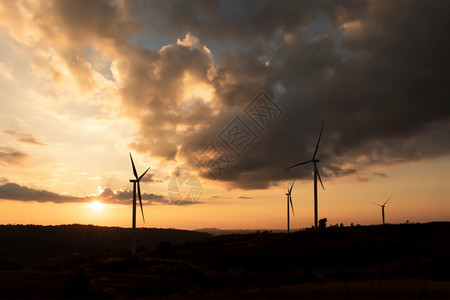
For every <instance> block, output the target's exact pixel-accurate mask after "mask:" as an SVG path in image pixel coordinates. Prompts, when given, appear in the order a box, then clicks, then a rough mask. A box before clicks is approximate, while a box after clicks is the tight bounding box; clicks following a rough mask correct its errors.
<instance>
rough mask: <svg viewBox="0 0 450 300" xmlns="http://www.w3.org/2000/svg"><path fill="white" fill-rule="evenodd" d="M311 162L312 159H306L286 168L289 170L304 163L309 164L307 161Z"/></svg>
mask: <svg viewBox="0 0 450 300" xmlns="http://www.w3.org/2000/svg"><path fill="white" fill-rule="evenodd" d="M310 162H312V160H308V161H304V162H301V163H298V164H295V165H293V166H290V167H287V168H286V170H289V169H292V168H293V167H296V166H300V165H304V164H307V163H310Z"/></svg>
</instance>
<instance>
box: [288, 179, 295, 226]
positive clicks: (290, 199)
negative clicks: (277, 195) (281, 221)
mask: <svg viewBox="0 0 450 300" xmlns="http://www.w3.org/2000/svg"><path fill="white" fill-rule="evenodd" d="M294 182H295V180H294V181H293V182H292V185H291V188H288V189H287V190H288V192H287V193H286V196H287V232H288V233H289V216H290V215H289V203H290V204H291V208H292V215H294V216H295V213H294V205H293V204H292V197H291V192H292V187H293V186H294Z"/></svg>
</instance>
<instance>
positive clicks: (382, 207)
mask: <svg viewBox="0 0 450 300" xmlns="http://www.w3.org/2000/svg"><path fill="white" fill-rule="evenodd" d="M391 197H392V196H389V198H388V199H387V200H386V202H384V204H383V205H381V204H378V203H375V202H372V203H373V204H376V205H378V206H381V216H382V217H383V225H384V224H385V223H384V207H385V206H386V203H388V201H389V200H390V199H391Z"/></svg>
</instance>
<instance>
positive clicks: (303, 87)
mask: <svg viewBox="0 0 450 300" xmlns="http://www.w3.org/2000/svg"><path fill="white" fill-rule="evenodd" d="M274 3H275V2H274ZM272 4H273V3H271V5H272ZM273 5H276V4H273ZM449 6H450V4H449V2H447V1H431V2H421V1H394V2H392V1H376V2H360V3H354V2H338V4H336V5H334V6H333V5H331V6H327V7H322V8H317V9H319V10H322V12H323V16H326V18H327V19H326V20H328V21H329V23H328V26H330V27H329V28H328V29H326V30H324V32H322V33H318V34H316V35H315V36H312V37H311V36H310V37H308V34H307V31H308V30H306V31H305V30H302V29H301V28H302V27H301V26H308V23H307V21H308V20H313V16H315V15H318V13H319V11H314V9H316V7H313V11H312V12H310V14H311V15H309V16H310V17H311V18H308V17H307V18H306V19H302V18H301V14H299V20H298V23H297V24H298V26H297V27H296V26H291V27H290V28H292V31H291V32H289V31H288V30H287V29H286V28H287V27H284V25H283V24H282V23H280V24H278V26H275V27H276V28H281V29H280V30H281V32H279V33H277V34H275V33H274V34H273V35H272V43H267V42H261V41H260V40H258V39H254V40H249V42H248V43H249V44H250V45H251V47H249V50H245V51H244V50H239V51H241V52H242V53H241V54H239V55H236V53H237V52H236V50H233V51H234V54H233V52H227V53H224V54H223V56H222V57H221V58H220V59H219V60H218V61H219V64H218V66H217V70H218V72H217V73H216V75H217V77H216V79H215V80H216V81H214V82H220V78H221V76H220V75H221V74H226V76H222V77H223V78H227V82H224V83H222V84H216V85H215V91H216V93H217V95H218V96H219V98H220V99H221V101H222V103H223V104H224V105H226V106H232V105H235V102H236V101H238V103H240V104H241V105H242V104H243V103H245V100H244V99H247V101H250V100H251V99H252V95H250V94H245V87H246V86H249V87H250V89H251V90H252V89H253V88H252V87H253V86H254V85H253V82H254V81H252V78H258V80H255V81H256V82H259V83H260V84H259V86H260V87H261V88H264V89H269V93H271V94H272V95H273V97H274V98H275V99H276V101H277V102H278V103H279V105H280V106H281V107H282V108H283V110H284V115H283V118H282V119H281V120H279V122H278V123H276V124H274V125H272V126H271V127H270V128H269V129H268V131H267V132H266V133H265V134H264V135H261V138H260V139H259V140H258V141H257V142H255V143H254V145H252V147H250V148H249V149H248V151H246V152H245V154H244V155H243V156H242V157H240V158H238V159H236V161H235V164H234V165H232V166H231V167H230V170H229V171H228V172H225V173H224V174H223V175H221V177H220V178H219V179H220V180H224V181H229V182H230V184H231V185H234V186H236V185H238V186H241V187H244V188H258V187H259V188H264V187H267V186H268V185H270V184H275V182H276V181H277V180H280V179H288V178H293V177H297V178H299V177H302V178H305V177H306V176H311V175H310V174H311V172H312V168H310V167H308V166H304V167H299V168H297V169H292V170H290V171H287V172H286V171H285V170H284V168H285V167H287V166H289V165H291V164H294V163H297V162H300V161H304V160H308V159H311V157H312V153H313V150H314V146H315V144H316V142H317V136H318V133H319V130H320V124H321V122H322V121H325V129H324V134H323V139H322V142H321V145H320V149H319V158H320V159H321V163H320V164H319V166H320V167H321V170H322V175H323V177H328V176H344V175H349V174H356V173H357V172H358V169H359V168H363V167H370V166H372V165H376V164H386V163H388V164H389V163H397V162H408V161H417V160H420V159H424V158H431V157H436V156H440V155H445V154H448V153H449V150H448V149H450V147H449V146H450V145H449V139H448V136H449V133H450V125H449V121H450V119H449V112H450V110H449V101H448V99H449V96H450V93H449V89H450V82H449V79H448V78H450V74H449V70H450V68H449V59H448V54H447V53H448V50H449V44H448V39H447V38H446V36H447V35H448V33H449V32H450V30H449V29H450V28H449V22H448V18H447V16H446V14H445V13H444V12H445V11H447V10H448V9H449V8H450V7H449ZM241 9H242V10H243V12H242V13H243V14H244V15H247V14H250V10H246V9H247V8H245V7H241ZM275 11H276V10H275ZM253 12H254V11H253ZM305 20H306V21H305ZM248 22H251V18H250V19H249V20H248ZM252 25H253V26H254V27H258V25H259V24H258V23H253V24H252ZM261 26H262V28H261V29H260V30H261V32H264V26H263V25H261ZM310 26H311V28H310V29H312V27H314V25H313V24H311V25H310ZM244 27H245V26H244ZM283 30H285V32H283ZM256 31H258V30H256ZM243 32H245V30H244V31H243ZM215 33H216V34H217V36H218V38H220V33H221V31H220V30H218V31H217V32H215ZM201 34H202V33H201V32H200V34H199V36H200V37H201V38H202V35H201ZM251 37H252V34H248V39H251ZM264 52H266V53H267V55H268V61H269V65H268V66H267V67H265V66H264V64H263V63H262V62H260V63H259V65H258V64H257V63H256V65H258V67H252V64H251V62H252V61H256V59H255V58H256V57H261V55H262V54H263V53H264ZM229 57H230V58H231V59H228V58H229ZM221 61H222V62H224V63H220V62H221ZM225 62H226V63H225ZM241 66H245V67H241ZM261 77H262V78H263V79H262V80H261V79H259V78H261ZM227 83H228V84H227ZM268 86H269V88H268ZM229 90H231V91H233V92H228V91H229ZM280 90H281V92H280ZM240 93H241V94H240ZM243 106H244V105H243ZM243 106H242V108H243ZM229 117H230V116H227V115H223V119H226V118H229ZM230 121H231V119H230ZM217 123H218V122H217ZM210 128H212V130H209V131H203V132H202V133H203V134H205V132H207V133H208V134H209V135H210V138H211V139H212V138H214V137H215V136H216V135H217V134H218V133H219V132H220V129H218V128H214V126H211V127H210ZM203 142H204V141H203ZM186 143H192V140H190V141H188V142H186ZM199 145H200V143H199ZM203 145H205V146H206V144H203ZM196 150H197V149H196Z"/></svg>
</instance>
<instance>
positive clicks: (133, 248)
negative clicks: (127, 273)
mask: <svg viewBox="0 0 450 300" xmlns="http://www.w3.org/2000/svg"><path fill="white" fill-rule="evenodd" d="M130 159H131V165H132V166H133V174H134V177H135V178H136V179H130V182H132V183H133V222H132V239H131V254H132V255H136V186H137V194H138V195H139V204H140V205H141V213H142V220H143V221H144V223H145V218H144V210H143V208H142V196H141V187H140V184H139V182H140V181H141V179H142V178H143V177H144V175H145V173H147V171H148V170H149V169H150V167H148V169H147V170H145V172H144V173H142V175H141V176H138V173H137V171H136V167H135V166H134V162H133V157H132V156H131V153H130Z"/></svg>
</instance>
